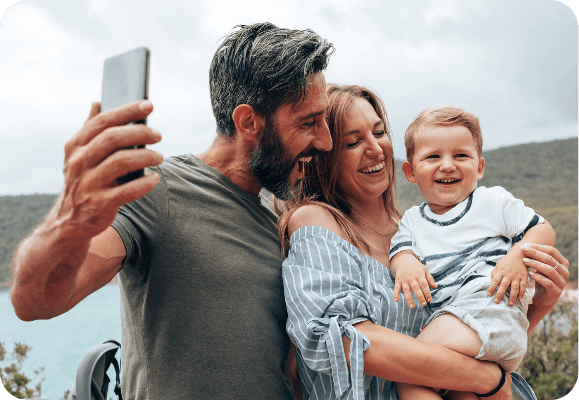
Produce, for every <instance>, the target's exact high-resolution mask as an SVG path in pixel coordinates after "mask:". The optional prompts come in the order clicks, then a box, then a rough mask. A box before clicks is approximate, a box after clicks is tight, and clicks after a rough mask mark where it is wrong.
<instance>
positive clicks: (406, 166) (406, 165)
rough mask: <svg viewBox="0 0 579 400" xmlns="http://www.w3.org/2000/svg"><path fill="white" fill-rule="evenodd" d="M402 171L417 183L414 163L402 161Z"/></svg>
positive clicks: (412, 181)
mask: <svg viewBox="0 0 579 400" xmlns="http://www.w3.org/2000/svg"><path fill="white" fill-rule="evenodd" d="M483 164H484V163H483ZM402 172H404V176H405V177H406V180H407V181H408V182H411V183H416V177H415V176H414V168H412V164H410V161H408V160H406V161H404V162H403V163H402Z"/></svg>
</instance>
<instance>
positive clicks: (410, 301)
mask: <svg viewBox="0 0 579 400" xmlns="http://www.w3.org/2000/svg"><path fill="white" fill-rule="evenodd" d="M402 290H403V291H404V298H405V299H406V302H407V303H408V307H410V308H414V299H413V298H412V291H411V290H410V286H409V285H408V284H407V283H405V284H404V285H402Z"/></svg>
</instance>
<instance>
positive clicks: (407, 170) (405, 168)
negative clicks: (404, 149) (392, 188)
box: [402, 160, 416, 183]
mask: <svg viewBox="0 0 579 400" xmlns="http://www.w3.org/2000/svg"><path fill="white" fill-rule="evenodd" d="M402 172H404V176H405V177H406V180H407V181H408V182H411V183H416V177H415V176H414V168H412V164H410V162H409V161H408V160H407V161H404V162H403V163H402Z"/></svg>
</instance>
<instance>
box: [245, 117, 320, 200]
mask: <svg viewBox="0 0 579 400" xmlns="http://www.w3.org/2000/svg"><path fill="white" fill-rule="evenodd" d="M317 153H318V150H316V149H315V148H313V147H308V148H307V149H306V150H304V151H302V152H301V153H300V154H298V156H297V157H296V158H294V159H292V158H291V156H290V154H289V152H288V151H287V150H286V148H285V146H284V144H283V142H282V140H281V137H280V135H279V132H278V130H277V129H276V128H275V126H274V124H273V121H272V119H271V118H270V117H266V119H265V127H264V129H263V135H262V137H261V140H260V141H259V143H258V144H257V146H256V147H255V149H254V150H253V153H252V154H251V158H250V160H249V166H250V167H251V170H252V171H253V174H254V175H255V177H256V178H257V180H258V181H259V183H261V185H262V186H263V187H264V188H266V189H267V190H269V191H270V192H271V193H272V194H273V195H275V197H277V198H279V199H281V200H290V199H293V198H295V197H296V196H297V193H298V185H297V182H296V185H295V187H293V186H292V183H291V174H292V171H293V170H294V167H295V166H296V164H297V162H298V159H300V158H302V157H309V156H314V155H316V154H317Z"/></svg>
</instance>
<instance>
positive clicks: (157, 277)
mask: <svg viewBox="0 0 579 400" xmlns="http://www.w3.org/2000/svg"><path fill="white" fill-rule="evenodd" d="M331 52H332V45H331V44H330V43H328V42H327V41H325V40H323V39H322V38H320V37H319V36H318V35H317V34H315V33H314V32H312V31H310V30H303V31H298V30H289V29H280V28H277V27H276V26H274V25H272V24H268V23H264V24H255V25H252V26H240V27H238V29H236V30H235V31H234V32H232V33H231V34H230V35H229V36H228V37H226V38H225V39H224V41H223V42H222V43H221V45H220V46H219V48H218V49H217V51H216V53H215V56H214V58H213V61H212V64H211V69H210V92H211V102H212V105H213V111H214V114H215V117H216V121H217V133H218V134H217V138H216V139H215V141H214V142H213V144H212V145H211V146H210V147H209V148H208V149H207V150H206V151H204V152H203V153H201V154H199V155H198V156H197V157H195V156H192V155H185V156H180V157H171V158H168V159H167V160H165V162H164V163H163V164H162V165H160V166H158V167H154V166H155V165H158V164H160V163H161V162H162V161H163V159H162V156H161V155H160V154H158V153H156V152H155V151H152V150H147V149H139V150H123V149H125V148H127V147H129V146H133V145H137V144H152V143H155V142H157V141H159V140H160V135H159V134H158V133H157V132H155V131H153V130H152V129H150V128H147V127H146V126H142V125H132V126H124V124H126V123H128V122H130V121H137V120H142V119H144V117H145V116H147V115H148V114H149V113H150V112H151V111H152V105H151V103H150V102H148V101H142V102H138V103H134V104H130V105H128V106H124V107H121V108H119V109H116V110H112V111H109V112H105V113H102V114H99V105H98V103H96V104H93V107H92V110H91V112H90V115H89V118H88V120H87V121H86V123H85V124H84V126H83V127H82V129H81V130H80V131H79V132H78V133H77V134H76V135H75V136H74V137H73V138H72V139H71V140H70V141H69V142H68V143H67V144H66V146H65V163H64V174H65V187H64V190H63V191H62V193H61V194H60V196H59V198H58V200H57V202H56V204H55V205H54V207H53V209H52V210H51V211H50V213H49V214H48V215H47V217H46V219H45V220H44V222H43V223H42V224H41V225H40V226H39V227H38V228H37V229H36V230H35V232H34V233H33V234H32V235H31V236H30V237H29V238H27V239H25V241H23V243H22V244H21V246H20V248H19V250H18V252H17V254H16V257H15V262H14V265H15V271H14V286H13V288H12V301H13V304H14V307H15V310H16V313H17V315H18V316H19V317H20V318H21V319H24V320H33V319H42V318H52V317H54V316H57V315H59V314H62V313H64V312H66V311H68V310H69V309H71V308H72V307H74V306H75V305H76V304H77V303H78V302H80V301H81V300H82V299H83V298H85V297H86V296H88V295H89V294H91V293H92V292H94V291H96V290H98V289H99V288H100V287H102V286H103V285H105V284H106V283H107V282H109V281H110V280H111V279H112V278H113V277H114V276H115V274H117V273H119V283H120V288H121V299H122V344H123V351H122V363H121V365H122V369H123V371H122V377H123V379H122V392H123V397H124V398H125V399H134V398H135V399H160V398H186V399H211V398H215V399H233V398H254V399H284V398H291V390H289V389H288V388H287V385H286V382H285V380H284V377H283V367H284V363H285V358H286V356H287V354H288V347H289V341H288V338H287V334H286V333H285V322H286V318H287V314H286V311H285V304H284V299H283V287H282V282H281V259H280V248H279V244H278V240H277V233H276V228H275V222H276V215H275V214H274V213H273V212H272V211H271V207H270V206H269V205H268V201H269V200H268V199H266V198H260V196H259V193H260V190H261V187H262V185H263V186H265V187H266V188H267V189H269V191H270V192H272V193H274V194H275V195H276V196H278V197H280V198H282V199H284V198H289V197H290V196H291V195H292V188H293V186H295V180H296V179H297V177H298V175H299V173H298V172H297V168H295V167H296V165H297V163H298V161H300V162H305V161H308V160H309V159H310V158H311V157H312V156H313V155H314V154H315V152H316V151H319V150H329V149H330V148H331V146H332V142H331V139H330V135H329V131H328V127H327V125H326V122H325V119H324V114H325V110H326V107H327V105H328V98H327V95H326V91H325V80H324V76H323V74H322V70H324V69H325V68H326V64H327V60H328V57H329V55H330V54H331ZM144 167H152V168H151V171H154V172H152V173H149V174H147V175H146V176H144V177H143V178H140V179H137V180H135V181H132V182H130V183H126V184H123V185H120V186H117V185H116V183H115V179H116V178H117V177H120V176H123V175H124V174H126V173H127V172H129V171H132V170H136V169H141V168H144ZM145 194H146V195H145ZM144 195H145V196H144ZM142 196H144V197H142ZM136 199H139V200H137V201H134V200H136ZM133 201H134V202H133ZM130 202H132V203H130ZM126 203H130V204H126ZM125 204H126V205H125ZM123 205H124V206H123ZM121 206H123V207H122V208H121V209H120V212H118V215H117V211H118V210H119V207H121ZM111 224H112V226H111Z"/></svg>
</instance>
